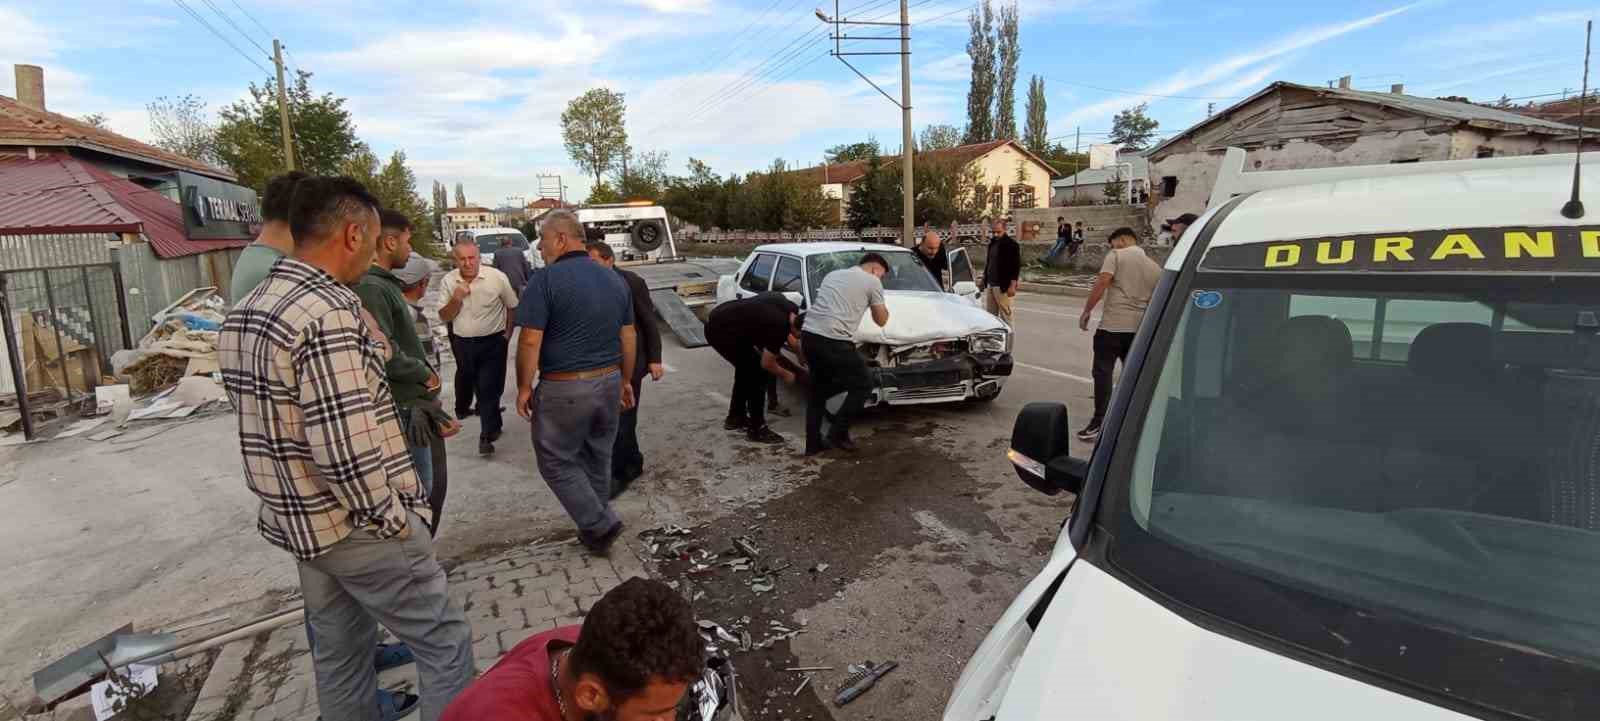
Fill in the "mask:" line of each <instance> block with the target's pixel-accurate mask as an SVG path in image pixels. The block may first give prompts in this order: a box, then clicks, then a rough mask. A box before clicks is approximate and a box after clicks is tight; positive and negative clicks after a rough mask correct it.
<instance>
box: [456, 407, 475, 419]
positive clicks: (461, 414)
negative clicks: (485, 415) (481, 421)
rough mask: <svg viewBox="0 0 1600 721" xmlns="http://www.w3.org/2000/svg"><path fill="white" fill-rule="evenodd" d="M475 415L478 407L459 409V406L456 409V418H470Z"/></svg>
mask: <svg viewBox="0 0 1600 721" xmlns="http://www.w3.org/2000/svg"><path fill="white" fill-rule="evenodd" d="M475 415H478V409H476V408H468V409H466V410H461V409H460V408H457V409H456V417H457V418H471V417H473V416H475Z"/></svg>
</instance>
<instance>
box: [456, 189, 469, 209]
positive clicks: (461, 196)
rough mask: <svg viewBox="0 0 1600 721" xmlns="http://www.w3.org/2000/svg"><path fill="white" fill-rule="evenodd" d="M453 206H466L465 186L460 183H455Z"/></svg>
mask: <svg viewBox="0 0 1600 721" xmlns="http://www.w3.org/2000/svg"><path fill="white" fill-rule="evenodd" d="M455 207H457V208H465V207H467V189H466V187H465V186H463V185H462V184H460V183H456V205H455Z"/></svg>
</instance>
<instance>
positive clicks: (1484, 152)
mask: <svg viewBox="0 0 1600 721" xmlns="http://www.w3.org/2000/svg"><path fill="white" fill-rule="evenodd" d="M1478 157H1480V158H1492V157H1494V148H1491V147H1489V146H1487V145H1480V146H1478Z"/></svg>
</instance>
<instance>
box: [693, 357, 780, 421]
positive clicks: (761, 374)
mask: <svg viewBox="0 0 1600 721" xmlns="http://www.w3.org/2000/svg"><path fill="white" fill-rule="evenodd" d="M706 340H708V341H710V342H711V347H712V348H714V349H716V351H717V354H718V355H720V356H722V357H723V359H724V360H726V361H728V362H729V363H732V364H733V399H732V400H730V401H729V402H728V419H729V420H736V421H743V422H744V423H745V424H746V425H747V426H748V427H750V428H761V427H764V426H766V425H767V370H766V369H765V368H762V367H761V353H760V352H759V351H757V350H756V348H755V346H753V345H750V344H748V343H743V342H740V341H739V340H737V339H734V338H721V337H717V338H707V339H706Z"/></svg>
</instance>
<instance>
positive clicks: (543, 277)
mask: <svg viewBox="0 0 1600 721" xmlns="http://www.w3.org/2000/svg"><path fill="white" fill-rule="evenodd" d="M584 240H585V238H584V233H583V227H582V226H581V225H579V224H578V217H577V216H576V215H573V214H572V213H571V212H570V211H565V210H555V211H551V212H550V213H549V214H548V215H546V216H545V221H544V225H543V226H542V227H541V229H540V234H539V254H540V255H541V256H543V257H544V261H545V267H544V268H542V269H538V270H535V271H534V272H533V274H532V275H530V276H529V277H528V286H527V289H526V290H524V291H523V293H522V300H521V303H520V304H519V305H518V306H517V325H519V326H522V331H521V333H520V337H519V339H518V341H517V413H518V414H520V415H521V416H522V417H523V418H527V419H529V420H531V421H533V451H534V456H535V457H536V458H537V459H538V463H539V475H541V476H543V477H544V481H545V483H548V484H550V489H551V490H552V491H554V492H555V494H556V498H557V499H559V500H560V501H561V506H562V507H563V508H565V509H566V510H567V515H568V516H571V517H572V520H573V522H574V523H576V524H577V525H578V539H579V540H580V541H582V542H583V545H585V546H587V547H588V548H589V550H590V551H593V552H595V553H605V552H606V551H607V550H609V549H610V547H611V544H612V542H614V541H616V540H617V536H619V535H621V533H622V519H620V518H618V517H617V514H616V513H615V512H614V511H612V510H611V504H610V499H611V449H612V445H613V444H614V443H615V441H616V437H617V425H618V421H619V417H620V415H621V413H622V411H623V410H626V409H628V408H632V407H633V404H634V397H633V386H632V385H631V384H630V383H629V382H628V379H630V378H632V377H633V366H634V362H635V352H636V348H635V340H634V332H633V302H632V300H631V299H630V298H629V294H628V286H627V285H626V284H624V283H623V281H622V278H621V277H619V276H618V275H617V274H616V273H613V272H611V271H610V270H608V269H606V268H605V267H603V266H601V265H600V264H599V263H596V262H594V261H593V260H591V259H590V258H589V253H588V251H587V250H586V249H585V247H584ZM535 379H537V380H538V381H539V384H538V387H537V388H535V387H534V381H535Z"/></svg>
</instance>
